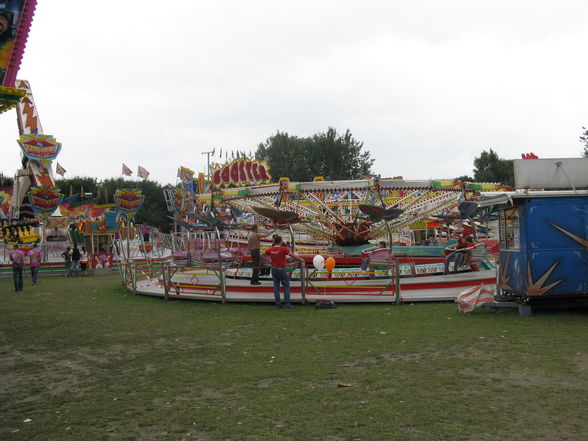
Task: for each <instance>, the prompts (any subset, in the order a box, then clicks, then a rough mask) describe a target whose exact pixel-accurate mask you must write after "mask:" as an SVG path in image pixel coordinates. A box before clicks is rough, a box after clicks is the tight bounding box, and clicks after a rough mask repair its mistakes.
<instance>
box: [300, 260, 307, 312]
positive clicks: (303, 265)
mask: <svg viewBox="0 0 588 441" xmlns="http://www.w3.org/2000/svg"><path fill="white" fill-rule="evenodd" d="M300 295H301V296H302V304H303V305H304V304H305V303H306V262H304V261H302V262H300Z"/></svg>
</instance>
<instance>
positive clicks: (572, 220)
mask: <svg viewBox="0 0 588 441" xmlns="http://www.w3.org/2000/svg"><path fill="white" fill-rule="evenodd" d="M587 203H588V201H587V200H586V198H565V199H562V198H549V199H533V200H529V201H528V203H527V230H528V232H527V235H528V246H529V249H530V250H548V249H553V250H562V249H566V250H585V249H586V247H585V246H584V245H583V244H581V243H579V242H578V241H577V240H574V239H573V238H572V236H570V233H571V234H572V235H576V236H579V237H583V238H585V237H586V210H587Z"/></svg>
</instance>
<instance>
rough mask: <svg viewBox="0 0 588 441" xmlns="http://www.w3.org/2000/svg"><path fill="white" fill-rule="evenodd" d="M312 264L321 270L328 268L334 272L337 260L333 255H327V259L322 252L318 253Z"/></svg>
mask: <svg viewBox="0 0 588 441" xmlns="http://www.w3.org/2000/svg"><path fill="white" fill-rule="evenodd" d="M312 264H313V265H314V267H315V268H316V269H317V270H319V271H320V270H322V269H323V268H327V271H328V272H332V271H333V269H334V268H335V265H336V264H337V262H335V259H333V258H332V257H327V258H326V259H325V258H324V257H323V256H321V255H320V254H317V255H316V256H314V258H313V259H312Z"/></svg>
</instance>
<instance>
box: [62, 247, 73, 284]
mask: <svg viewBox="0 0 588 441" xmlns="http://www.w3.org/2000/svg"><path fill="white" fill-rule="evenodd" d="M61 257H63V261H64V263H65V277H69V275H70V271H71V248H70V247H67V249H66V250H65V251H64V252H63V253H61Z"/></svg>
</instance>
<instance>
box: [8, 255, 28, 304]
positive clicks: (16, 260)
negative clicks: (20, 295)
mask: <svg viewBox="0 0 588 441" xmlns="http://www.w3.org/2000/svg"><path fill="white" fill-rule="evenodd" d="M8 257H9V259H10V261H11V262H12V278H13V279H14V292H18V291H22V288H23V282H22V269H23V267H24V264H25V254H24V253H23V252H22V251H21V250H19V249H18V244H14V246H13V249H12V251H11V252H10V254H8Z"/></svg>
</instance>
